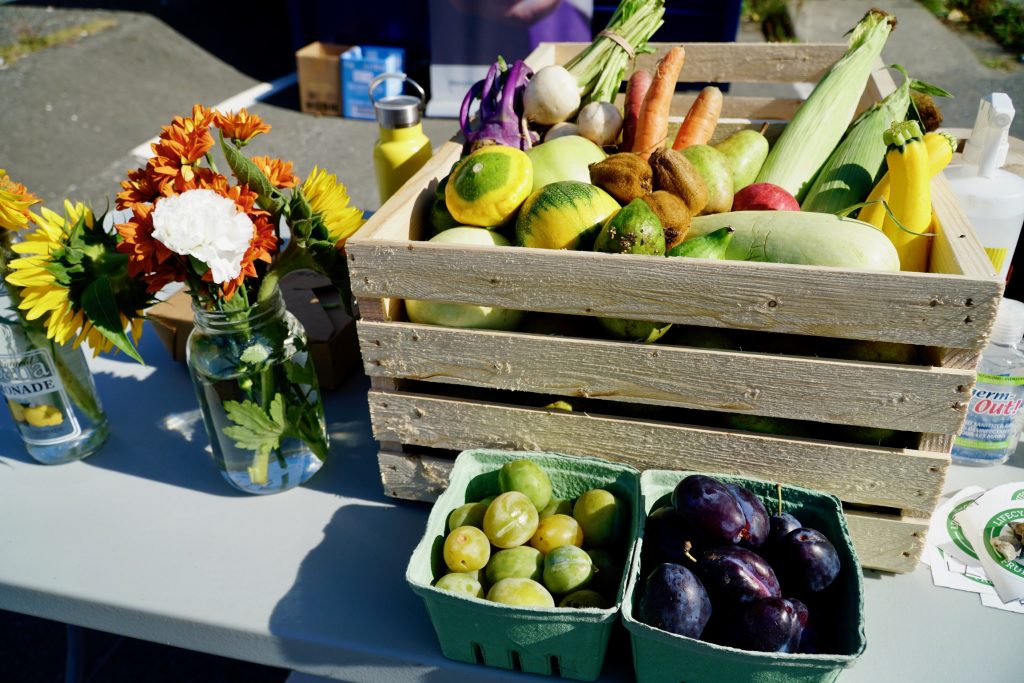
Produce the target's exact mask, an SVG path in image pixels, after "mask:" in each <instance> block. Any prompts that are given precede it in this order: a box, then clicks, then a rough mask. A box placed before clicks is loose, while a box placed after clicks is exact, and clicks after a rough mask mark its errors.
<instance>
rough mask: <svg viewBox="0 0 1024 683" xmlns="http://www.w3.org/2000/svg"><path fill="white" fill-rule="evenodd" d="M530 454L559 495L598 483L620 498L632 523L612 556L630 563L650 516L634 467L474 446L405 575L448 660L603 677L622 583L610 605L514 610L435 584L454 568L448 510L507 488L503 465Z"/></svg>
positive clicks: (461, 463) (567, 495)
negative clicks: (447, 550)
mask: <svg viewBox="0 0 1024 683" xmlns="http://www.w3.org/2000/svg"><path fill="white" fill-rule="evenodd" d="M521 458H529V459H530V460H533V461H534V462H536V463H537V464H538V465H540V466H541V467H542V468H543V469H544V471H545V472H547V474H548V477H550V479H551V486H552V489H553V492H554V495H555V497H557V498H568V499H572V498H576V497H578V496H579V495H580V494H582V493H584V492H585V491H587V490H589V489H593V488H603V489H606V490H608V491H610V492H611V493H613V494H614V495H615V497H616V498H618V499H619V501H621V503H622V504H624V506H625V509H626V510H628V511H629V521H628V524H626V525H625V530H624V533H622V534H620V538H619V541H618V543H617V544H616V545H615V546H614V547H612V548H611V549H610V550H612V552H613V553H615V554H616V555H617V556H618V557H620V558H621V559H622V565H623V567H628V566H629V561H630V557H631V556H632V549H633V544H634V543H635V541H636V538H637V536H638V535H639V530H640V526H641V520H642V518H643V515H642V513H641V508H640V480H639V473H638V472H637V471H636V470H635V469H633V468H632V467H629V466H626V465H619V464H616V463H611V462H607V461H604V460H599V459H596V458H586V457H579V456H572V455H559V454H555V453H539V452H522V451H500V450H470V451H463V452H462V453H460V454H459V456H458V458H456V460H455V467H454V468H453V469H452V473H451V477H450V479H449V483H448V489H447V490H446V491H445V492H444V493H443V494H441V497H440V498H438V499H437V502H436V503H434V507H433V508H432V509H431V511H430V517H429V518H428V519H427V529H426V532H425V533H424V534H423V538H422V539H421V540H420V542H419V544H418V545H417V546H416V549H415V550H414V551H413V553H412V557H411V558H410V560H409V566H408V568H407V570H406V574H405V578H406V581H407V582H408V584H409V586H410V587H411V588H412V590H413V591H414V592H415V593H416V594H417V595H419V596H420V597H421V598H423V602H424V603H425V604H426V607H427V612H428V613H429V615H430V621H431V622H432V623H433V625H434V631H435V632H436V633H437V639H438V641H439V642H440V644H441V651H442V652H443V653H444V656H445V657H448V658H449V659H454V660H457V661H461V662H470V663H477V664H485V665H487V666H494V667H500V668H503V669H511V670H514V671H524V672H527V673H535V674H547V675H555V676H563V677H565V678H575V679H577V680H581V681H592V680H594V679H596V678H597V677H598V676H599V675H600V674H601V667H602V665H603V663H604V655H605V650H606V648H607V645H608V638H609V636H610V635H611V632H612V627H613V626H614V625H615V622H616V621H617V620H618V617H619V606H620V605H621V603H622V596H623V593H624V591H625V586H626V572H625V571H623V573H622V576H621V577H620V578H619V580H618V589H617V592H616V595H615V605H614V606H613V607H611V608H609V609H597V608H585V609H573V608H555V609H548V608H539V607H514V606H509V605H502V604H498V603H494V602H488V601H486V600H482V599H477V598H470V597H464V596H461V595H456V594H454V593H449V592H447V591H443V590H440V589H437V588H434V586H433V583H434V581H435V580H436V579H438V578H440V577H441V576H442V575H444V574H445V573H447V571H448V570H447V568H446V567H445V564H444V559H443V556H442V548H443V545H444V539H445V535H446V533H447V522H448V515H449V514H450V513H451V511H452V510H454V509H455V508H457V507H458V506H460V505H462V504H464V503H468V502H474V501H479V500H480V499H481V498H485V497H487V496H492V495H495V494H497V493H500V490H499V488H498V470H499V469H501V466H502V465H503V464H505V463H506V462H511V461H513V460H519V459H521Z"/></svg>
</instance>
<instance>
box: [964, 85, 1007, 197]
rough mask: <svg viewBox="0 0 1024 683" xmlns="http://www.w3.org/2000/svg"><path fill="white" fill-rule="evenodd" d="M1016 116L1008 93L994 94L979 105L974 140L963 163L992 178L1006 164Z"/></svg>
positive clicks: (973, 132) (969, 144)
mask: <svg viewBox="0 0 1024 683" xmlns="http://www.w3.org/2000/svg"><path fill="white" fill-rule="evenodd" d="M1014 113H1015V112H1014V109H1013V102H1012V101H1011V100H1010V97H1009V95H1007V94H1006V93H1002V92H994V93H992V94H991V95H988V96H986V97H985V98H983V99H982V100H981V101H980V102H979V103H978V115H977V117H976V118H975V119H974V128H973V129H972V130H971V137H970V139H968V140H967V143H966V144H965V145H964V163H965V164H970V165H972V166H976V167H977V168H978V175H980V176H982V177H985V178H989V177H991V176H992V174H993V172H995V170H996V169H997V168H1001V167H1002V166H1003V164H1005V163H1006V153H1007V151H1009V149H1010V141H1009V131H1010V124H1011V123H1012V122H1013V115H1014Z"/></svg>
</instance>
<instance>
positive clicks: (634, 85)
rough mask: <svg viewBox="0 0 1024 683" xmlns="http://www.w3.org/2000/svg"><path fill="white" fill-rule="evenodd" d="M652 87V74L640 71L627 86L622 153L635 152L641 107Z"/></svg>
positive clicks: (635, 73) (636, 72)
mask: <svg viewBox="0 0 1024 683" xmlns="http://www.w3.org/2000/svg"><path fill="white" fill-rule="evenodd" d="M650 87H651V73H650V72H649V71H644V70H643V69H640V70H639V71H634V72H633V75H632V76H630V77H629V83H627V84H626V115H625V116H624V117H623V120H622V148H621V150H620V151H622V152H632V151H633V140H634V138H635V137H636V122H637V119H639V118H640V107H641V106H642V105H643V103H644V97H645V96H646V95H647V90H648V89H649V88H650Z"/></svg>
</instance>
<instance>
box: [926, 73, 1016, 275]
mask: <svg viewBox="0 0 1024 683" xmlns="http://www.w3.org/2000/svg"><path fill="white" fill-rule="evenodd" d="M1013 115H1014V110H1013V103H1012V102H1011V101H1010V98H1009V97H1008V96H1007V95H1006V93H1000V92H997V93H992V94H991V95H989V96H988V97H986V98H984V99H983V100H981V103H980V105H979V106H978V116H977V118H976V119H975V121H974V129H973V130H972V131H971V138H970V140H968V141H967V143H966V145H965V146H964V153H963V160H962V162H961V163H957V164H954V165H951V166H949V167H947V168H946V170H945V171H944V172H943V173H944V175H945V176H946V179H947V180H948V181H949V185H950V187H951V188H952V190H953V193H954V194H955V195H956V196H957V199H959V201H960V206H961V208H963V210H964V213H966V214H967V218H968V220H970V222H971V226H972V227H973V228H974V232H976V233H977V234H978V238H979V239H980V240H981V245H982V246H983V247H985V252H986V253H987V254H988V257H989V260H991V261H992V265H993V267H994V268H995V272H996V274H997V276H998V277H999V279H1000V280H1005V279H1006V278H1007V274H1008V273H1009V270H1010V260H1011V259H1012V258H1013V250H1014V249H1015V248H1016V246H1017V238H1018V237H1020V231H1021V224H1022V223H1024V178H1021V177H1020V176H1018V175H1015V174H1013V173H1010V172H1009V171H1006V170H1003V169H1002V168H1001V167H1002V165H1003V164H1004V163H1006V152H1007V150H1008V149H1009V141H1008V134H1009V133H1008V131H1009V129H1010V123H1012V122H1013Z"/></svg>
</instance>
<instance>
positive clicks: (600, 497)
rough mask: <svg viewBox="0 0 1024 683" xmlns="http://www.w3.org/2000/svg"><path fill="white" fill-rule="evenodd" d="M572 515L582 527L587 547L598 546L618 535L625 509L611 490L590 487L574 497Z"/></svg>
mask: <svg viewBox="0 0 1024 683" xmlns="http://www.w3.org/2000/svg"><path fill="white" fill-rule="evenodd" d="M572 516H573V517H575V518H576V521H577V522H579V523H580V526H581V527H583V539H584V541H585V542H586V544H587V547H588V548H591V547H600V546H605V545H608V544H609V543H612V542H613V541H614V540H615V539H616V537H617V536H618V535H619V532H620V529H621V528H622V526H623V525H624V521H625V520H624V519H623V518H624V517H625V510H624V509H623V507H622V504H621V503H620V502H619V499H618V498H616V497H615V496H614V495H612V493H611V492H609V491H606V490H604V489H591V490H589V491H587V492H586V493H584V494H583V495H581V496H580V497H579V498H577V499H576V504H575V505H573V508H572Z"/></svg>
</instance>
